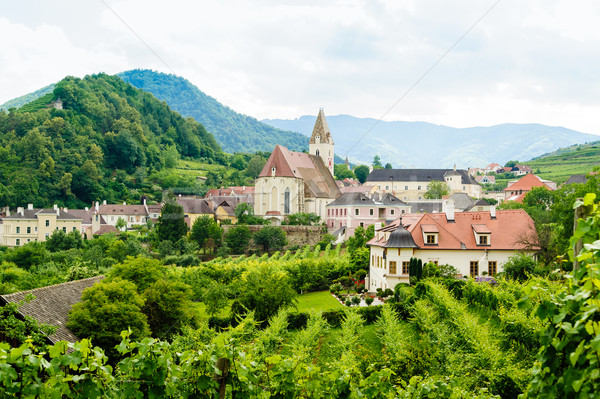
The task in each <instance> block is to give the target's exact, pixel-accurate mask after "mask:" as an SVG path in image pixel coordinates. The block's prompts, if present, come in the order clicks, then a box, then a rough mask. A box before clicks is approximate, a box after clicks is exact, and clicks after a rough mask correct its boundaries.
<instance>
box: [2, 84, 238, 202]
mask: <svg viewBox="0 0 600 399" xmlns="http://www.w3.org/2000/svg"><path fill="white" fill-rule="evenodd" d="M57 99H60V100H61V101H62V102H63V109H56V108H55V107H53V106H52V105H53V103H54V101H55V100H57ZM0 147H1V148H0V203H1V204H4V205H8V206H10V207H16V206H23V205H24V204H27V203H33V204H34V205H35V206H36V207H40V206H50V205H52V203H58V204H64V205H67V206H69V207H79V206H82V205H83V204H90V203H91V202H92V201H95V200H103V199H106V200H107V201H109V202H115V201H122V200H139V196H140V194H141V193H140V192H139V191H143V193H152V192H154V194H155V195H156V196H158V199H160V195H161V192H162V190H161V188H162V187H160V184H159V183H156V184H157V185H155V186H154V187H153V186H152V185H151V181H148V180H147V178H148V177H152V175H153V174H157V173H160V171H161V170H163V169H164V168H166V167H173V166H175V164H176V163H177V161H178V159H179V158H180V157H186V158H193V159H196V160H199V161H202V162H205V163H207V164H225V163H226V161H227V157H226V155H225V154H224V153H223V152H222V150H221V148H220V147H219V145H218V144H217V142H216V141H215V139H214V137H213V136H212V135H211V134H210V133H208V132H207V131H206V129H205V128H204V127H203V126H202V125H201V124H199V123H198V122H196V121H195V120H193V119H191V118H187V119H186V118H183V117H182V116H180V115H179V114H177V113H176V112H174V111H172V110H171V109H170V108H169V107H168V106H167V104H166V103H164V102H160V101H158V100H156V98H154V97H153V96H152V95H151V94H149V93H146V92H144V91H142V90H139V89H136V88H134V87H133V86H131V85H129V84H127V83H125V82H123V81H122V80H121V79H120V78H118V77H116V76H109V75H106V74H99V75H92V76H87V77H85V78H84V79H79V78H74V77H67V78H65V79H63V80H62V81H60V82H59V83H57V84H56V85H55V87H54V90H53V91H52V92H51V93H48V94H46V95H44V96H42V97H40V98H38V99H36V100H34V101H32V102H30V103H29V104H26V105H25V106H23V107H21V108H20V109H18V110H15V109H11V110H10V111H8V112H6V111H2V112H0ZM150 180H152V179H150ZM154 180H155V181H156V179H154ZM42 193H43V195H42Z"/></svg>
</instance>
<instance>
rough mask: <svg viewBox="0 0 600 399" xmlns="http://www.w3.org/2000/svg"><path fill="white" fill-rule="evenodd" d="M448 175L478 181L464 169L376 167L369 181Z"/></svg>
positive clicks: (421, 179) (466, 181)
mask: <svg viewBox="0 0 600 399" xmlns="http://www.w3.org/2000/svg"><path fill="white" fill-rule="evenodd" d="M446 175H460V177H461V183H462V184H477V182H476V181H475V180H474V179H473V178H472V177H471V176H470V175H469V173H468V172H467V171H466V170H463V169H456V170H454V169H374V170H373V171H372V172H371V173H369V176H367V181H368V182H369V181H372V182H373V181H377V182H380V181H386V182H387V181H389V182H400V181H415V182H430V181H445V179H444V176H446Z"/></svg>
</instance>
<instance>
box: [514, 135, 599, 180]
mask: <svg viewBox="0 0 600 399" xmlns="http://www.w3.org/2000/svg"><path fill="white" fill-rule="evenodd" d="M524 163H526V164H527V165H529V166H531V167H532V168H533V170H534V171H538V172H539V173H537V174H538V175H540V176H541V177H543V178H545V179H550V180H554V181H556V182H559V183H563V182H565V181H566V180H567V179H568V178H569V177H570V176H571V175H576V174H582V175H583V174H588V173H590V172H591V171H592V170H593V168H594V167H600V141H594V142H592V143H588V144H578V145H572V146H569V147H566V148H559V149H558V150H556V151H553V152H551V153H549V154H544V155H542V156H539V157H537V158H534V159H532V160H530V161H527V162H524Z"/></svg>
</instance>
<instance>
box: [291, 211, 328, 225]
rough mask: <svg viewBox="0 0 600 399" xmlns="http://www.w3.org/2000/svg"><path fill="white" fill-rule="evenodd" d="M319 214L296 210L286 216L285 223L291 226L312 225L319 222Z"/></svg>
mask: <svg viewBox="0 0 600 399" xmlns="http://www.w3.org/2000/svg"><path fill="white" fill-rule="evenodd" d="M320 220H321V217H320V216H317V215H316V214H315V213H312V212H311V213H306V212H298V213H292V214H291V215H289V216H288V218H287V222H286V224H288V225H292V226H314V225H317V224H319V221H320Z"/></svg>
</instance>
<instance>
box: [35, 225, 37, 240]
mask: <svg viewBox="0 0 600 399" xmlns="http://www.w3.org/2000/svg"><path fill="white" fill-rule="evenodd" d="M35 232H36V233H37V226H35ZM36 241H37V240H36Z"/></svg>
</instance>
